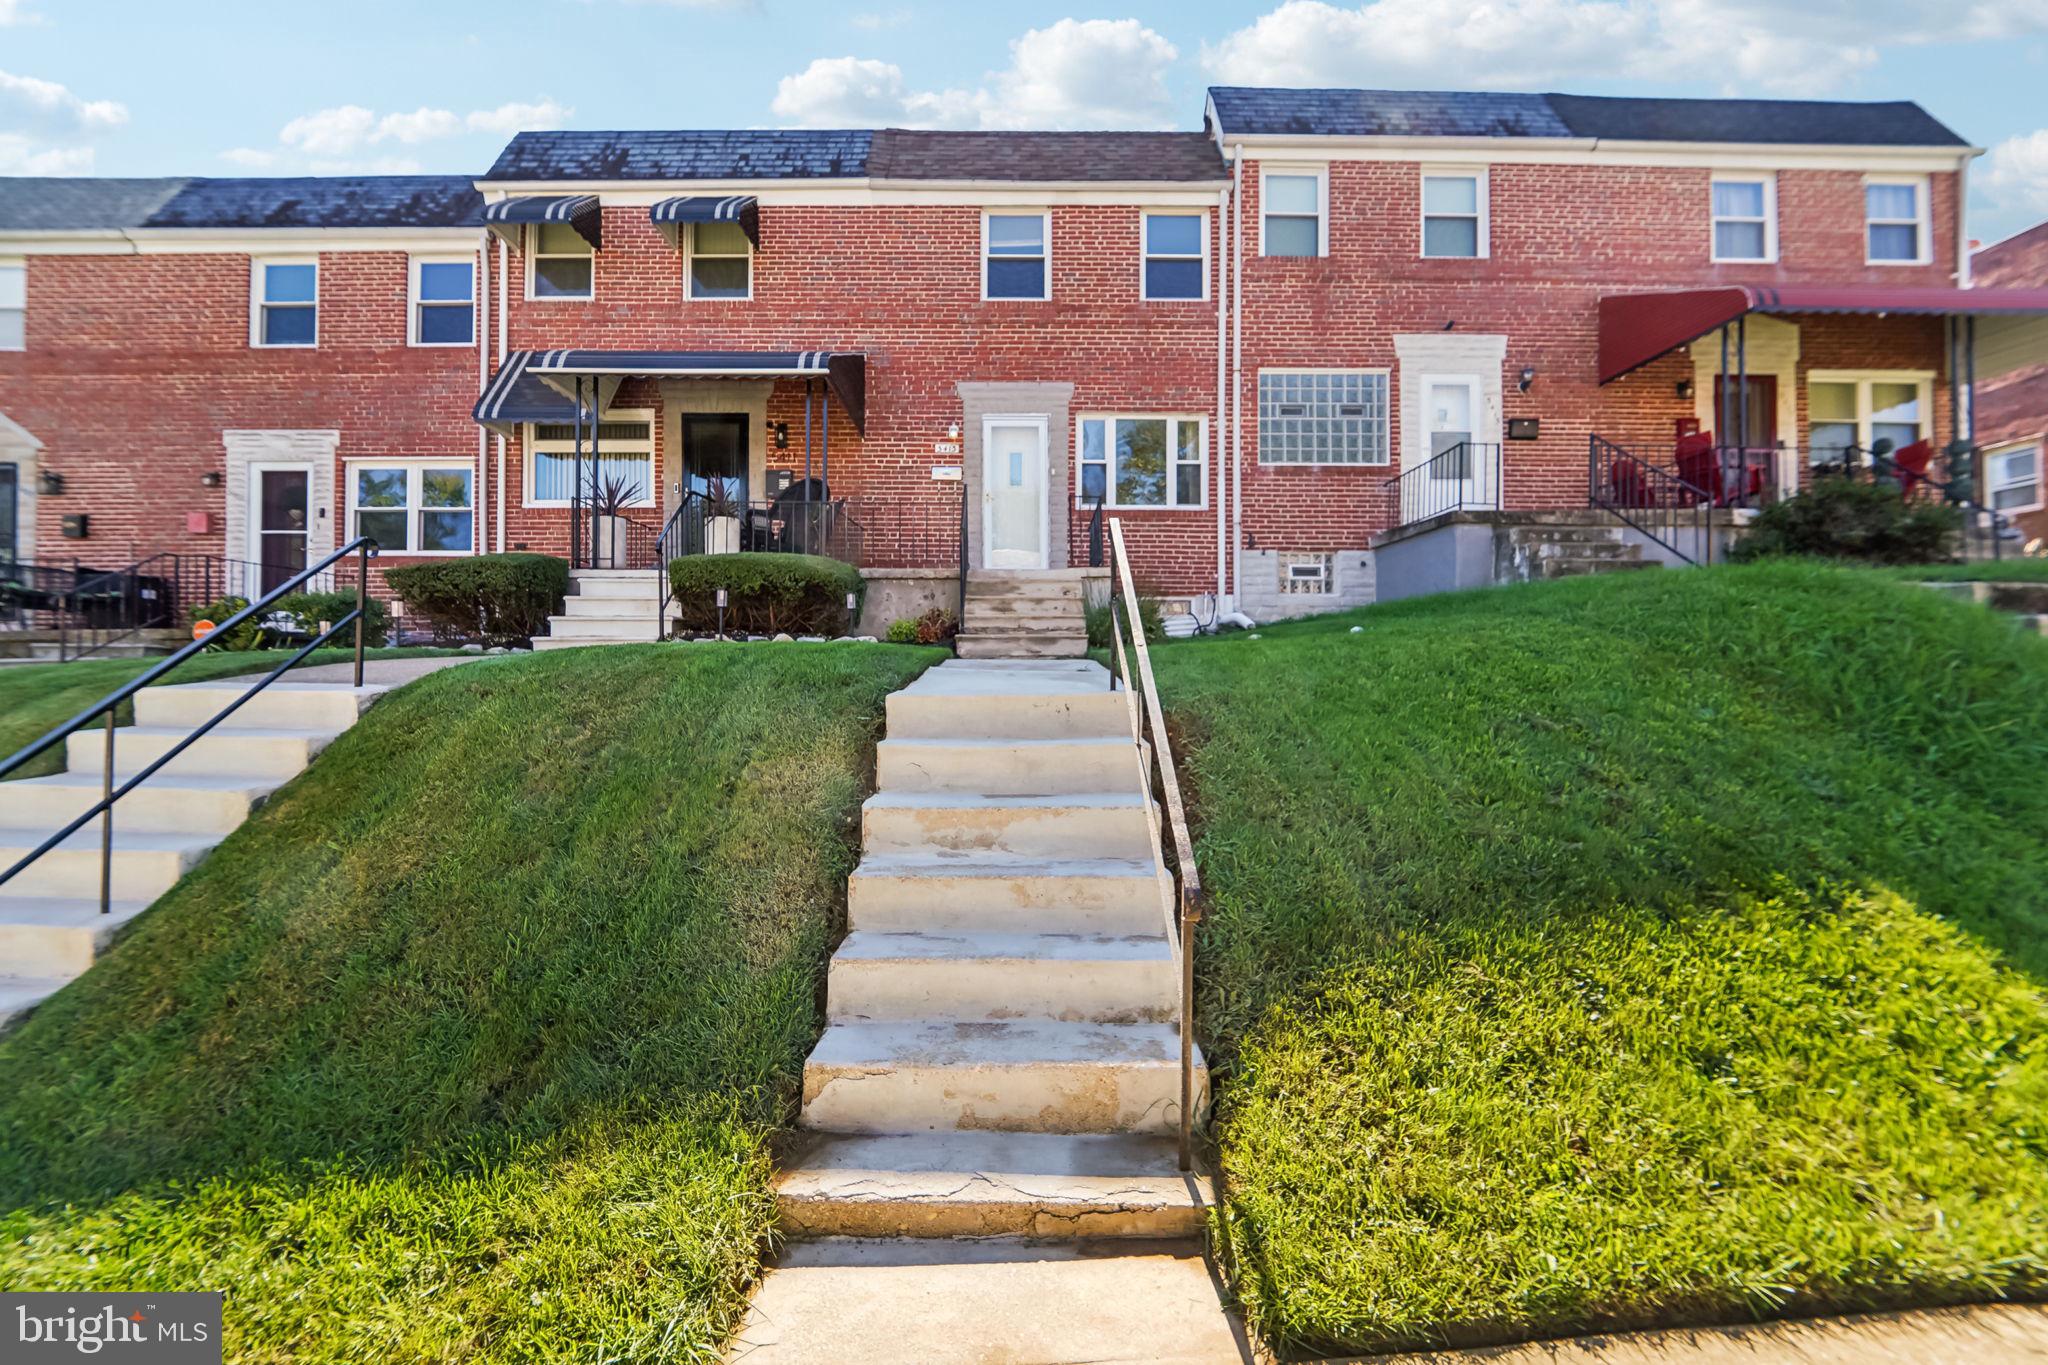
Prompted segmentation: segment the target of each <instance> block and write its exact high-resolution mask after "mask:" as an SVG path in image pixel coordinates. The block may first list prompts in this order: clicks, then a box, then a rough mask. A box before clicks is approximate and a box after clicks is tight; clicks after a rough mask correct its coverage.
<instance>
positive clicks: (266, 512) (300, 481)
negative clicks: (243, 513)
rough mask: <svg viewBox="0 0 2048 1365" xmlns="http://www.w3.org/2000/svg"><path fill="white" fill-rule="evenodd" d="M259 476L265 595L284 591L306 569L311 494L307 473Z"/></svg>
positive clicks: (264, 472) (277, 472) (259, 550)
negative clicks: (308, 514) (275, 591)
mask: <svg viewBox="0 0 2048 1365" xmlns="http://www.w3.org/2000/svg"><path fill="white" fill-rule="evenodd" d="M255 474H256V559H257V562H258V563H259V564H261V565H262V569H261V570H260V572H259V577H260V579H261V583H260V588H261V591H262V592H265V593H268V592H271V591H273V590H275V589H277V588H281V587H283V586H284V585H285V584H286V583H289V582H290V581H291V580H292V579H293V578H295V577H297V576H298V575H299V574H300V573H301V572H303V571H304V569H305V567H306V533H307V530H308V529H309V519H308V516H307V513H308V510H309V499H308V494H309V493H310V491H311V485H312V475H311V473H310V472H309V471H307V470H305V469H264V468H260V467H259V468H258V469H257V470H256V471H255Z"/></svg>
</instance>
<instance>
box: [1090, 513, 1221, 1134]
mask: <svg viewBox="0 0 2048 1365" xmlns="http://www.w3.org/2000/svg"><path fill="white" fill-rule="evenodd" d="M1109 543H1110V550H1111V553H1112V554H1113V555H1114V557H1115V560H1116V563H1115V567H1114V569H1113V571H1112V572H1111V574H1110V576H1109V623H1110V629H1109V634H1110V639H1111V641H1112V649H1111V653H1110V673H1109V686H1110V690H1112V691H1115V690H1116V689H1117V687H1118V685H1119V684H1121V685H1122V689H1123V691H1124V694H1125V697H1126V699H1127V701H1128V702H1129V705H1130V718H1131V741H1132V743H1134V744H1136V745H1137V746H1138V759H1139V763H1140V765H1141V766H1142V765H1143V763H1144V760H1145V748H1146V744H1147V742H1148V739H1149V742H1150V745H1151V750H1152V753H1151V758H1152V761H1153V763H1154V764H1155V765H1156V766H1157V778H1156V788H1157V793H1158V797H1159V802H1160V805H1161V806H1163V807H1164V809H1165V823H1166V829H1165V830H1164V831H1162V830H1161V829H1160V827H1159V823H1160V815H1159V807H1157V806H1154V805H1153V803H1152V802H1150V801H1147V802H1146V804H1145V810H1146V814H1147V816H1148V817H1149V818H1150V820H1151V822H1152V832H1153V835H1154V837H1155V839H1157V837H1158V836H1159V835H1160V834H1161V833H1166V834H1169V835H1170V836H1171V840H1172V842H1171V844H1170V846H1168V845H1165V841H1163V840H1161V841H1159V842H1160V843H1161V844H1162V846H1166V847H1169V849H1170V851H1171V853H1172V854H1173V868H1172V872H1173V881H1174V891H1175V905H1174V913H1173V914H1171V915H1170V916H1169V918H1168V923H1167V926H1166V930H1167V935H1168V942H1170V943H1172V944H1173V945H1174V946H1175V948H1176V949H1177V951H1178V952H1179V954H1180V1008H1179V1022H1180V1168H1181V1169H1182V1170H1183V1171H1186V1170H1191V1169H1193V1167H1194V1122H1195V1111H1194V1105H1195V926H1196V925H1197V924H1200V923H1201V922H1202V915H1203V912H1204V910H1205V909H1206V907H1207V905H1208V898H1207V895H1206V893H1204V891H1203V890H1202V876H1201V873H1200V872H1199V871H1198V870H1197V869H1196V867H1195V845H1194V840H1193V838H1192V837H1191V836H1190V835H1189V833H1188V813H1187V807H1186V806H1185V805H1184V804H1183V803H1182V801H1181V795H1180V774H1179V773H1178V772H1177V771H1176V770H1175V768H1174V764H1173V741H1172V739H1171V737H1170V736H1169V735H1168V734H1167V730H1166V714H1165V712H1164V711H1163V710H1161V708H1160V705H1159V688H1158V686H1157V685H1156V684H1155V683H1154V681H1153V678H1152V654H1151V651H1150V650H1148V649H1147V648H1146V645H1145V626H1144V617H1143V615H1142V614H1141V613H1140V612H1139V610H1138V592H1137V589H1136V588H1135V587H1134V586H1133V584H1132V580H1131V557H1130V554H1129V553H1128V552H1127V551H1126V550H1125V549H1124V527H1123V520H1122V518H1120V517H1111V518H1110V519H1109ZM1127 628H1128V633H1129V635H1130V640H1131V649H1130V653H1129V654H1128V655H1127V654H1126V653H1125V650H1124V636H1125V634H1126V629H1127ZM1133 658H1135V660H1136V662H1137V673H1136V680H1137V687H1136V688H1135V689H1134V688H1133V687H1132V686H1131V682H1132V676H1133V675H1132V671H1131V662H1132V659H1133ZM1141 704H1142V709H1141ZM1151 776H1152V775H1151V774H1147V777H1148V780H1150V779H1151Z"/></svg>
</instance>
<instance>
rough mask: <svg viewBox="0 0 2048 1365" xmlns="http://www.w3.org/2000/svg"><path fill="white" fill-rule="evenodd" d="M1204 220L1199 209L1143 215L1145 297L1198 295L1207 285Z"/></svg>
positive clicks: (1186, 296) (1190, 297)
mask: <svg viewBox="0 0 2048 1365" xmlns="http://www.w3.org/2000/svg"><path fill="white" fill-rule="evenodd" d="M1206 228H1207V221H1206V220H1205V219H1204V218H1203V217H1202V215H1201V214H1199V213H1148V214H1146V215H1145V264H1144V271H1145V278H1144V290H1143V296H1144V297H1145V298H1147V299H1200V298H1203V297H1205V296H1206V294H1207V289H1208V271H1207V270H1205V269H1203V266H1202V262H1203V258H1204V250H1205V248H1206V247H1207V246H1208V241H1209V234H1208V232H1207V230H1206Z"/></svg>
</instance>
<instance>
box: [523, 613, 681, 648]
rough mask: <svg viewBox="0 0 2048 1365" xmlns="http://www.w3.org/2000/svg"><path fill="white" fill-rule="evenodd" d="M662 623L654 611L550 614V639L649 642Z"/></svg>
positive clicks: (585, 641) (586, 641) (592, 641)
mask: <svg viewBox="0 0 2048 1365" xmlns="http://www.w3.org/2000/svg"><path fill="white" fill-rule="evenodd" d="M659 624H660V623H659V622H658V621H656V620H655V617H654V613H652V612H649V613H647V614H646V615H645V616H634V615H630V614H626V615H609V616H550V617H549V618H548V638H549V639H551V640H577V641H580V642H582V643H584V644H596V643H601V642H604V641H634V642H638V641H647V642H650V643H651V642H652V641H653V640H654V638H655V634H656V628H657V627H658V626H659Z"/></svg>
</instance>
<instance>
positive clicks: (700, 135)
mask: <svg viewBox="0 0 2048 1365" xmlns="http://www.w3.org/2000/svg"><path fill="white" fill-rule="evenodd" d="M873 138H874V134H873V133H870V132H868V131H866V130H853V131H817V130H809V129H780V130H777V129H764V130H755V131H736V132H716V131H691V130H680V129H679V130H673V131H668V132H659V131H657V132H643V133H631V132H612V133H586V132H568V131H559V132H547V133H521V134H519V135H518V136H517V137H515V138H513V139H512V141H511V142H510V143H508V144H507V145H506V147H505V150H504V151H503V152H500V153H499V154H498V160H497V162H496V164H495V165H493V166H492V167H491V169H490V171H489V172H488V173H486V174H485V176H484V179H486V180H842V179H859V178H860V177H862V176H865V175H866V174H867V173H868V169H867V167H868V147H869V144H870V143H871V142H872V141H873Z"/></svg>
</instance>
